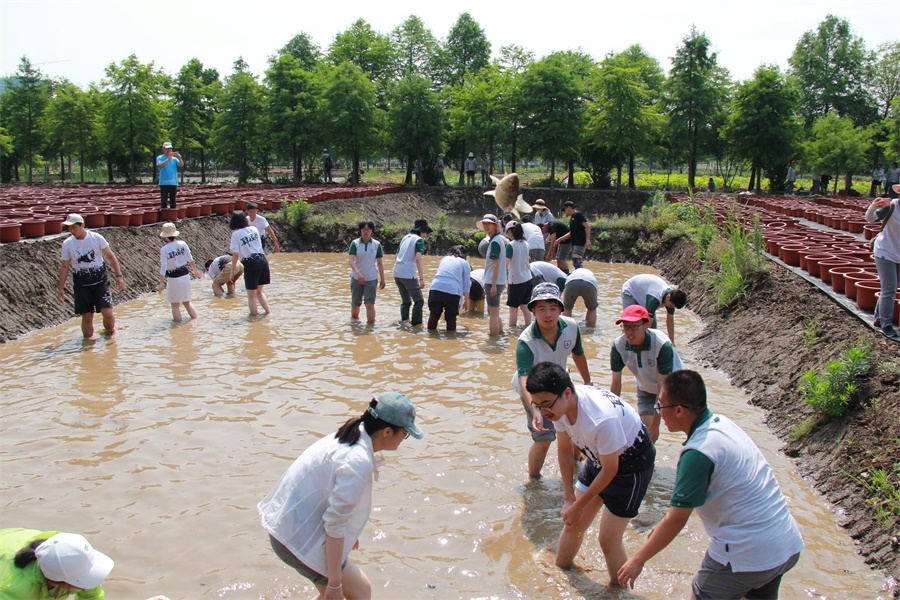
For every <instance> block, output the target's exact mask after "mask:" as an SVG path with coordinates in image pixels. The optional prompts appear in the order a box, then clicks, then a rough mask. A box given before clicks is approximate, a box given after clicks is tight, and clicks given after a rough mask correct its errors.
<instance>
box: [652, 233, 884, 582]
mask: <svg viewBox="0 0 900 600" xmlns="http://www.w3.org/2000/svg"><path fill="white" fill-rule="evenodd" d="M656 266H657V267H658V268H660V270H661V271H662V272H663V274H664V275H665V276H666V277H667V278H668V279H669V280H671V281H677V282H679V283H680V285H681V287H682V288H683V289H685V290H686V291H687V293H688V298H689V302H688V306H689V308H691V309H692V310H694V311H696V312H697V313H699V314H700V315H701V316H702V317H703V319H704V321H705V323H706V328H705V330H704V332H703V334H701V336H699V337H698V338H697V339H695V340H692V342H691V344H692V345H694V346H695V347H697V349H698V350H699V352H698V355H699V356H700V358H701V359H702V360H706V361H707V362H708V363H709V364H711V365H712V366H714V367H715V368H718V369H722V370H723V371H725V372H726V373H728V374H729V376H730V377H731V379H732V382H733V383H734V384H735V385H737V386H740V387H741V388H743V389H745V390H747V391H748V392H750V394H751V402H752V403H753V404H756V405H759V406H761V407H762V408H764V409H766V410H767V411H769V412H768V415H767V424H768V426H769V427H770V428H771V429H772V430H773V431H774V432H775V433H776V434H777V435H778V436H779V437H780V438H781V439H783V440H787V439H788V438H789V436H790V434H791V432H792V431H793V430H794V429H795V428H796V427H797V426H798V425H800V424H801V423H802V422H803V421H804V420H806V419H809V418H812V417H814V414H813V411H812V409H811V408H810V407H808V406H807V405H806V404H805V403H804V402H803V399H802V395H801V393H800V390H801V382H800V378H801V376H802V375H803V374H804V373H806V372H807V371H808V370H810V369H816V370H817V371H820V370H821V369H822V367H823V366H824V365H825V364H826V363H827V362H829V361H831V360H834V359H835V358H837V357H838V355H839V354H840V353H841V351H842V350H844V349H846V348H847V347H849V346H852V345H855V344H858V343H859V342H860V341H862V342H868V343H870V344H871V345H872V353H873V358H874V359H873V363H874V365H875V368H874V374H873V376H872V378H871V380H870V381H869V383H868V385H867V389H865V390H864V397H865V398H868V399H869V401H868V402H866V403H865V406H863V407H862V408H859V409H857V410H855V411H853V412H851V413H850V415H848V416H847V417H845V418H843V419H836V420H834V421H832V422H824V423H822V424H821V425H820V426H819V427H817V428H816V429H815V430H813V431H812V433H810V434H809V435H807V436H804V437H802V438H801V439H799V440H797V441H793V442H788V443H787V444H786V446H785V448H784V450H785V452H786V453H787V454H788V455H790V456H794V457H797V458H798V469H799V471H800V473H801V474H802V475H803V476H804V477H806V478H807V479H809V480H810V481H811V482H812V483H813V484H814V485H815V487H816V488H817V489H818V490H819V491H821V492H822V493H823V494H824V495H825V496H826V498H827V499H828V500H829V502H832V503H833V504H835V505H836V506H838V507H840V509H841V512H842V513H843V516H842V517H840V521H841V524H842V525H843V526H844V527H846V528H847V530H848V531H849V533H850V535H851V536H852V537H853V538H854V539H855V540H857V543H858V550H859V552H860V553H861V554H863V555H864V556H865V557H866V562H867V563H868V564H869V565H871V566H872V567H877V568H883V569H885V570H886V571H887V572H888V573H889V574H890V575H891V576H893V577H894V579H900V558H898V552H897V550H898V543H897V542H898V539H897V531H898V526H900V516H898V515H893V516H888V517H886V518H883V519H880V518H878V517H877V516H876V510H875V508H874V507H873V504H874V503H875V501H873V494H872V493H871V492H870V491H869V490H867V489H866V487H865V486H864V485H862V484H861V483H860V482H861V481H866V477H867V475H868V474H871V472H872V470H873V469H878V468H881V469H885V470H886V472H887V473H889V474H892V477H891V480H892V481H893V483H894V485H895V486H896V485H897V475H898V471H897V469H898V465H900V463H898V462H897V461H898V456H900V346H898V345H897V344H896V343H894V342H890V341H888V340H887V339H886V338H884V337H883V336H882V335H881V334H879V333H876V332H874V331H872V330H871V329H869V328H868V327H866V326H864V324H863V323H861V322H860V321H859V320H858V319H857V318H856V317H854V316H852V315H851V314H850V313H848V312H847V311H845V310H844V309H843V308H842V307H841V306H840V305H838V304H837V303H835V302H834V301H832V300H831V299H830V298H828V297H827V296H825V295H824V294H822V293H821V291H820V290H819V289H818V288H816V287H815V286H813V285H811V284H809V283H807V282H806V281H803V280H801V279H799V278H797V277H796V276H794V275H793V274H791V273H789V272H787V271H786V270H784V269H783V268H781V267H779V266H777V265H772V266H771V270H770V272H769V274H768V276H765V277H763V278H761V280H760V281H759V282H758V285H757V287H756V289H755V291H754V293H753V295H752V297H751V298H750V299H748V300H747V301H744V302H742V303H740V304H739V305H738V306H737V307H736V308H734V309H733V310H729V311H725V312H722V313H717V312H715V310H714V308H713V305H712V303H711V301H710V300H709V298H708V297H707V296H706V294H705V286H704V283H703V281H702V280H701V279H700V276H699V275H698V273H699V272H700V269H699V266H700V265H699V263H698V262H697V261H696V259H695V258H694V257H693V246H692V245H691V244H690V243H688V242H686V241H680V242H678V243H677V244H676V245H675V247H674V248H672V249H671V251H670V252H668V253H667V254H666V255H664V256H661V257H659V258H658V260H657V261H656ZM810 320H812V321H815V322H816V323H818V328H819V331H820V335H819V341H818V343H815V344H813V345H811V346H807V345H806V344H805V343H804V329H805V328H806V326H807V323H808V322H810ZM872 399H877V400H874V401H873V400H872ZM711 401H712V402H714V401H715V399H711ZM854 478H855V479H854ZM894 593H895V595H896V593H897V590H895V591H894Z"/></svg>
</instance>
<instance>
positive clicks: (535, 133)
mask: <svg viewBox="0 0 900 600" xmlns="http://www.w3.org/2000/svg"><path fill="white" fill-rule="evenodd" d="M566 58H567V57H566V56H565V55H563V54H560V53H556V54H551V55H549V56H547V57H546V58H544V59H542V60H540V61H538V62H536V63H534V64H533V65H531V67H530V68H529V69H528V70H527V71H525V73H523V74H522V77H521V84H520V86H519V91H518V95H519V98H518V108H519V113H520V114H521V115H522V116H521V120H520V122H521V125H522V131H523V133H524V137H525V145H526V148H528V149H529V150H530V151H532V152H534V153H535V154H538V155H540V156H542V157H543V158H544V159H545V160H549V161H550V191H551V192H552V191H553V188H554V179H555V177H556V160H557V159H560V158H566V157H569V156H573V155H574V154H575V153H576V152H577V149H578V143H579V141H580V138H581V130H582V127H583V124H584V110H585V107H584V102H583V98H582V84H581V80H580V79H579V77H577V74H576V72H575V70H574V69H573V68H572V66H570V64H569V62H568V61H567V60H566Z"/></svg>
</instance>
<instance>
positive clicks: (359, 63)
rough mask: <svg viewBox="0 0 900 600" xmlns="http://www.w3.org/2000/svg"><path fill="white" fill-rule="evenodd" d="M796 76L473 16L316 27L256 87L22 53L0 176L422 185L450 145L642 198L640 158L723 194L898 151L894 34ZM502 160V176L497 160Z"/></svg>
mask: <svg viewBox="0 0 900 600" xmlns="http://www.w3.org/2000/svg"><path fill="white" fill-rule="evenodd" d="M789 63H790V69H789V70H788V71H787V72H782V71H781V70H780V69H779V68H778V67H775V66H770V65H761V66H760V67H759V68H758V69H757V70H756V72H755V73H754V75H753V77H752V78H750V79H748V80H747V81H743V82H734V81H732V79H731V77H730V75H729V72H728V70H727V69H726V68H725V67H724V66H723V65H720V64H719V62H718V57H717V56H716V54H715V53H714V52H712V51H711V42H710V39H709V38H708V37H707V36H706V35H705V34H703V33H702V32H699V31H697V30H696V29H694V28H692V29H691V31H690V32H689V34H688V35H686V36H685V37H684V38H683V40H682V42H681V44H680V45H679V46H678V47H677V48H676V49H675V55H674V57H672V59H671V68H670V69H669V71H668V72H665V71H664V70H663V68H662V67H661V65H660V64H659V62H658V61H657V60H656V59H654V58H653V57H651V56H649V55H648V54H647V53H646V52H645V51H644V50H643V49H642V48H641V47H640V46H639V45H634V46H631V47H629V48H627V49H625V50H624V51H622V52H619V53H617V54H610V55H608V56H606V57H604V58H603V59H602V60H596V59H595V58H593V57H591V56H589V55H587V54H585V53H583V52H581V51H566V52H554V53H552V54H550V55H548V56H545V57H543V58H540V59H536V58H535V57H534V56H533V54H532V53H530V52H529V51H527V50H525V49H524V48H522V47H519V46H505V47H502V48H500V49H499V51H498V53H497V55H496V57H495V58H494V60H491V44H490V42H489V41H488V40H487V38H486V36H485V33H484V31H483V30H482V28H481V27H480V26H479V25H478V23H476V22H475V21H474V20H473V19H472V17H471V16H470V15H469V14H468V13H463V14H462V15H460V17H459V19H458V20H457V22H456V23H455V24H454V26H453V27H452V29H451V30H450V33H449V34H448V37H447V39H445V40H439V39H437V38H436V37H435V36H434V35H433V34H432V33H431V32H430V31H429V30H428V28H427V27H425V25H424V23H423V22H422V21H421V19H419V18H418V17H416V16H410V17H409V18H408V19H406V20H405V21H404V22H403V23H402V24H401V25H399V26H398V27H396V28H395V29H394V30H393V31H392V32H390V33H389V34H384V33H379V32H377V31H375V30H374V29H372V27H371V26H370V25H369V24H368V23H367V22H365V21H364V20H358V21H357V22H355V23H354V24H353V25H351V26H350V27H349V28H348V29H347V30H346V31H343V32H341V33H339V34H337V35H336V36H335V38H334V40H333V41H332V43H331V45H330V46H329V47H328V48H327V49H326V50H325V51H323V50H322V49H321V48H320V47H319V46H317V45H316V44H315V43H314V42H313V40H312V39H311V38H310V37H309V36H307V35H306V34H304V33H300V34H298V35H296V36H295V37H294V38H292V39H291V40H289V41H288V43H287V44H285V46H284V47H283V48H281V49H280V50H279V51H278V53H277V54H276V55H274V56H272V57H271V58H270V60H269V65H268V68H267V69H266V71H265V73H263V74H262V76H258V75H256V74H254V73H252V72H251V71H250V69H249V66H248V65H247V63H246V62H244V61H243V59H240V58H239V59H238V60H237V61H235V63H234V68H233V70H232V72H231V73H230V74H228V75H227V76H225V77H224V78H223V77H222V76H221V75H220V74H219V73H218V72H217V71H216V70H215V69H210V68H207V67H205V66H204V65H203V64H202V63H201V62H200V61H199V60H197V59H192V60H190V61H188V63H187V64H185V65H184V66H183V67H182V68H181V70H180V71H179V72H178V73H177V74H174V75H169V74H166V73H165V72H163V71H162V70H161V69H158V68H157V67H156V66H155V65H154V64H153V63H149V64H146V63H142V62H140V61H139V60H138V58H137V57H136V56H134V55H132V56H129V57H128V58H126V59H125V60H123V61H122V62H120V63H111V64H110V65H109V66H108V67H107V68H106V70H105V76H104V77H103V79H102V80H101V82H100V83H98V84H91V85H90V86H88V88H87V89H81V88H79V87H78V86H76V85H73V84H72V83H70V82H67V81H55V80H50V79H48V78H47V77H45V76H44V75H43V73H41V71H40V70H39V69H38V68H36V67H35V66H34V65H32V63H31V62H30V61H29V60H28V59H27V58H26V57H23V58H22V61H21V64H20V66H19V70H18V72H17V74H16V75H15V76H13V77H10V78H8V79H7V80H6V88H5V91H4V92H3V93H2V94H0V177H2V180H3V181H11V180H25V181H28V182H31V181H32V180H33V169H34V168H35V166H40V165H42V164H45V163H47V162H51V161H56V160H57V159H58V161H59V163H58V164H59V171H60V173H61V177H62V178H63V179H73V177H72V169H73V167H72V165H73V162H74V163H75V164H76V165H77V167H78V169H79V176H80V178H81V179H82V180H83V177H84V168H85V166H94V165H101V164H103V165H105V166H106V169H107V172H108V176H109V178H110V179H112V178H113V177H114V176H116V175H125V176H126V177H127V178H128V179H129V181H131V182H132V183H134V182H136V181H137V178H138V177H139V175H140V174H141V173H146V172H147V170H148V169H149V168H152V167H151V165H152V164H153V162H152V160H151V159H152V157H153V156H154V155H155V154H156V153H158V148H159V146H160V144H161V142H162V141H163V140H164V139H171V141H172V142H173V143H174V144H175V146H176V148H179V149H180V151H181V152H182V154H183V155H184V156H186V157H187V159H188V164H189V166H190V167H191V168H192V171H195V172H199V173H200V175H201V179H202V180H204V181H205V178H206V172H207V169H209V168H210V166H211V165H216V166H218V167H220V168H221V167H225V168H233V169H235V170H236V172H237V174H238V180H239V181H240V182H242V183H244V182H247V181H249V180H251V179H252V178H261V179H264V180H268V179H269V178H270V171H271V168H272V166H273V165H285V164H290V165H291V173H292V179H293V181H294V182H299V181H301V180H304V179H310V178H314V177H315V176H316V175H317V168H318V166H320V163H319V160H318V159H319V155H320V154H321V148H322V147H323V146H328V147H330V148H331V150H332V153H333V154H335V155H336V156H339V157H342V158H343V159H345V160H346V161H347V162H348V163H349V165H350V169H349V171H350V173H351V177H352V178H356V177H357V176H358V173H359V167H360V161H361V160H363V159H372V158H380V159H384V158H388V159H398V160H399V163H398V164H403V165H406V166H407V180H409V178H410V177H411V168H412V167H411V165H412V164H413V162H414V161H415V160H416V159H418V160H419V161H420V162H421V164H422V165H424V166H425V175H426V180H430V181H433V180H434V176H435V173H434V172H433V170H432V169H431V167H430V165H433V164H434V163H435V159H436V158H437V155H438V154H445V156H446V159H447V162H448V163H449V164H450V165H453V166H454V167H455V168H456V169H457V170H458V171H459V177H460V180H461V179H462V169H463V166H462V163H463V161H464V159H465V157H466V156H467V154H468V153H469V152H475V153H476V154H484V155H485V156H486V160H487V161H489V162H490V165H489V168H490V170H491V171H495V170H509V171H514V170H516V167H517V163H518V162H519V161H521V159H522V157H528V158H539V159H541V160H543V161H545V163H546V164H548V165H549V168H550V173H551V185H552V182H554V181H555V179H556V174H557V171H562V170H563V169H566V170H567V171H568V174H569V182H572V181H573V180H574V177H573V174H574V171H575V170H576V169H577V170H579V171H584V172H586V173H588V175H589V177H590V179H591V181H592V184H593V185H594V186H596V187H606V186H609V185H610V184H611V181H612V180H613V173H615V175H614V180H615V182H616V184H617V185H619V186H628V187H634V184H635V179H634V169H635V162H636V161H644V162H645V163H649V164H651V165H653V166H654V168H658V169H662V170H669V171H670V172H671V170H672V169H674V168H680V167H681V166H686V168H687V172H688V178H689V182H690V185H692V186H693V185H695V184H696V183H697V182H696V179H697V165H698V163H700V162H707V163H713V164H714V165H715V168H716V171H717V173H718V174H719V175H720V176H721V177H723V178H725V181H726V183H727V182H729V180H730V179H731V178H733V177H734V175H735V174H736V172H737V171H738V169H740V168H743V167H747V168H749V170H750V173H751V187H757V186H761V185H762V181H763V178H766V179H768V180H769V182H770V186H771V187H772V188H773V189H775V190H778V189H781V186H782V185H783V183H784V179H785V176H786V172H787V165H788V164H789V162H790V160H792V159H797V160H800V161H801V163H802V164H803V165H804V166H805V168H806V169H807V170H821V171H828V172H830V173H834V174H839V173H840V174H846V177H847V179H848V180H849V178H850V176H851V175H852V173H853V172H854V171H856V172H860V171H862V170H867V169H871V168H872V166H873V165H874V164H875V163H877V162H890V161H894V160H898V158H900V42H894V43H890V44H885V45H883V46H881V47H879V48H878V49H877V50H869V49H867V48H866V46H865V43H864V42H863V40H862V39H861V38H859V37H857V36H855V35H854V34H853V33H852V32H851V30H850V27H849V24H848V23H847V21H845V20H843V19H840V18H837V17H835V16H828V17H827V18H826V19H825V20H824V21H823V22H822V23H821V24H820V25H819V27H818V28H817V29H816V30H813V31H807V32H805V33H804V34H803V35H802V36H801V38H800V40H799V41H798V42H797V45H796V48H795V50H794V53H793V55H792V56H791V57H790V59H789ZM499 161H502V166H501V165H499V164H497V163H498V162H499Z"/></svg>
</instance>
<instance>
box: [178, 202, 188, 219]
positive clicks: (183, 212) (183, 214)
mask: <svg viewBox="0 0 900 600" xmlns="http://www.w3.org/2000/svg"><path fill="white" fill-rule="evenodd" d="M177 210H178V219H179V220H180V219H186V218H187V207H186V206H183V205H182V206H179V207H178V209H177Z"/></svg>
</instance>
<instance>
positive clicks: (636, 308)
mask: <svg viewBox="0 0 900 600" xmlns="http://www.w3.org/2000/svg"><path fill="white" fill-rule="evenodd" d="M644 320H647V321H649V320H650V313H648V312H647V309H646V308H644V307H643V306H641V305H640V304H632V305H631V306H629V307H628V308H626V309H625V310H623V311H622V318H620V319H619V320H618V321H616V325H618V324H619V323H621V322H622V321H627V322H628V323H637V322H638V321H644Z"/></svg>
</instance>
